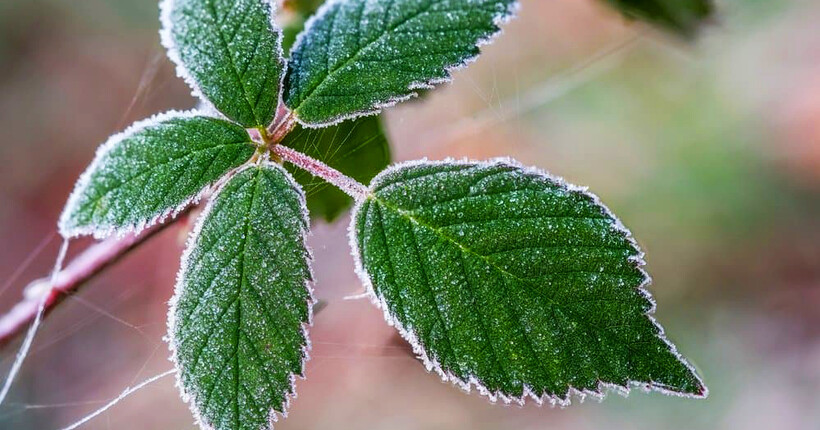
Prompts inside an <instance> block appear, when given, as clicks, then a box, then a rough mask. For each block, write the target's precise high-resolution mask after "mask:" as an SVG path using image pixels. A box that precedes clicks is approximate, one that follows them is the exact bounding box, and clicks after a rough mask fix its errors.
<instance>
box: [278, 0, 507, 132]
mask: <svg viewBox="0 0 820 430" xmlns="http://www.w3.org/2000/svg"><path fill="white" fill-rule="evenodd" d="M516 4H517V3H516V1H515V0H392V1H390V0H330V1H328V2H327V3H325V4H324V5H323V6H322V7H321V8H319V11H317V12H316V15H314V17H313V18H311V20H309V22H308V23H307V25H306V28H305V31H304V32H303V33H302V34H301V36H300V37H299V38H298V39H297V42H296V45H295V46H294V48H293V50H292V51H291V60H290V62H289V64H288V71H287V75H286V77H285V89H284V93H283V98H284V100H285V104H286V105H287V106H288V107H289V108H290V109H291V110H293V111H294V112H295V113H296V116H297V118H298V119H299V120H300V121H301V122H302V123H303V124H307V125H310V126H322V125H327V124H330V123H334V122H338V121H341V120H343V119H347V118H353V117H357V116H362V115H368V114H372V113H375V112H378V111H379V110H380V109H381V108H383V107H386V106H390V105H392V104H395V103H396V102H398V101H402V100H405V99H408V98H410V97H412V96H413V95H415V92H414V91H415V90H418V89H421V88H431V87H432V85H433V84H435V83H439V82H444V81H447V80H448V79H449V78H450V73H449V70H451V69H453V68H456V67H460V66H463V65H464V64H465V63H466V62H467V61H468V60H470V59H472V58H474V57H476V56H477V55H478V53H479V49H478V45H479V44H481V43H483V42H484V41H486V40H487V39H489V38H490V37H491V36H493V35H494V34H495V33H497V32H498V31H499V27H498V24H499V23H500V22H501V21H503V20H504V19H506V18H508V17H509V16H510V15H511V14H512V12H513V9H514V8H515V5H516Z"/></svg>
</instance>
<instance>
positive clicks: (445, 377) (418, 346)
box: [348, 157, 709, 408]
mask: <svg viewBox="0 0 820 430" xmlns="http://www.w3.org/2000/svg"><path fill="white" fill-rule="evenodd" d="M418 165H428V166H429V165H434V166H435V165H439V166H455V165H473V166H478V167H492V166H498V165H504V166H509V167H513V168H517V169H520V170H521V171H523V172H524V173H530V174H536V175H539V176H542V177H545V178H547V179H549V180H551V181H553V182H555V183H556V184H558V185H560V186H561V187H563V188H564V189H566V190H567V191H572V192H578V193H581V194H583V195H585V196H587V197H589V198H590V199H592V201H593V202H594V203H595V204H596V205H598V206H600V207H601V208H603V209H604V211H605V213H606V214H607V215H608V216H610V217H611V218H612V219H613V220H614V221H615V224H614V227H615V229H616V230H617V231H618V232H620V233H622V234H623V235H624V237H625V238H626V239H627V240H628V241H629V243H630V244H631V245H633V246H634V247H635V249H637V250H638V252H639V254H638V255H636V256H633V257H630V258H629V261H630V262H632V263H633V264H634V265H635V268H636V269H638V270H640V272H641V274H642V275H643V282H641V284H640V285H639V286H638V291H639V292H640V294H641V295H643V296H644V297H645V298H646V299H647V300H648V301H649V302H650V308H649V310H648V311H647V312H645V313H644V315H645V316H646V317H647V318H649V320H650V322H651V323H652V324H653V325H654V326H655V327H656V328H657V329H658V334H657V336H658V338H660V339H661V340H662V341H663V342H664V344H666V346H667V347H668V348H669V351H671V352H672V354H673V355H674V356H675V357H676V358H677V359H678V361H679V362H680V363H681V364H683V365H684V366H686V368H687V369H688V370H689V371H690V372H691V373H692V375H694V376H695V379H697V381H698V383H699V384H700V386H702V387H703V393H701V394H700V395H698V394H689V393H682V392H679V391H674V390H670V389H669V388H667V387H665V386H663V385H661V384H655V383H654V382H649V383H647V382H642V381H633V380H629V381H627V384H626V385H618V384H614V383H610V382H605V381H601V380H598V386H597V388H596V389H595V390H589V389H583V390H579V389H577V388H575V387H572V386H570V387H569V389H568V394H567V396H566V399H562V398H561V397H559V396H557V395H544V396H538V395H536V394H535V393H534V392H533V391H532V389H531V388H530V387H528V386H526V385H524V393H523V394H522V395H521V396H520V397H515V396H508V395H505V394H504V393H502V392H500V391H492V390H490V389H488V388H487V387H486V386H485V385H484V384H483V383H482V382H481V380H480V379H479V378H478V377H476V376H475V375H471V376H470V377H469V378H468V379H467V380H463V379H461V378H459V377H458V376H456V375H454V374H452V373H451V372H447V371H445V370H444V369H443V368H442V366H441V365H440V363H438V362H437V361H436V360H434V359H432V358H431V357H430V356H429V355H427V352H426V351H425V350H424V347H423V346H422V343H421V342H420V341H419V339H418V337H417V336H416V334H415V333H414V332H413V331H411V330H408V329H406V328H405V327H404V326H403V325H402V324H401V322H400V321H399V320H398V318H396V317H395V316H394V315H393V314H391V312H390V309H389V307H388V306H387V301H386V300H385V298H384V297H383V296H379V295H378V294H376V292H375V290H374V289H373V283H372V281H371V279H370V275H369V274H368V273H367V271H366V270H365V268H364V264H363V262H362V259H361V253H360V251H359V245H358V240H357V235H356V222H355V220H356V218H357V216H358V213H359V210H360V209H361V207H362V204H363V203H364V202H365V201H366V200H367V199H363V200H360V201H358V202H356V205H355V206H354V208H353V211H352V214H351V218H350V219H351V221H350V225H349V226H348V242H349V244H350V249H351V254H352V255H353V259H354V262H355V271H356V274H357V275H358V276H359V279H361V281H362V284H363V285H364V287H365V290H366V295H367V296H368V297H369V298H370V301H371V302H372V303H373V304H374V305H375V306H376V307H377V308H379V309H381V310H382V312H383V313H384V319H385V320H386V321H387V323H388V324H389V325H391V326H393V327H395V328H396V330H398V332H399V334H400V335H401V336H402V337H403V338H404V339H405V340H406V341H407V342H408V343H410V345H411V347H412V349H413V352H414V353H415V354H416V356H417V357H418V358H419V359H420V360H421V361H422V363H423V364H424V367H425V368H426V369H427V371H428V372H435V373H436V374H438V375H439V376H440V377H441V380H442V381H444V382H450V383H452V384H453V385H455V386H457V387H459V388H461V389H462V390H463V391H465V392H467V393H470V392H471V391H472V389H473V388H475V389H476V391H478V392H479V393H480V394H481V395H482V396H485V397H487V398H488V399H489V401H490V402H491V403H496V402H498V401H499V400H500V401H501V402H503V403H504V404H511V403H515V404H517V405H519V406H523V405H524V404H525V403H526V400H527V399H528V398H529V399H531V400H533V401H534V402H535V403H536V404H537V405H539V406H541V405H543V404H544V403H549V404H550V405H551V406H553V407H554V406H559V407H562V408H563V407H567V406H569V405H570V404H571V403H572V399H573V398H577V399H579V402H581V403H583V401H584V400H585V399H586V398H587V397H590V398H592V399H594V400H598V401H602V400H603V399H604V398H605V397H606V395H607V394H608V393H609V392H614V393H617V394H620V395H622V396H624V397H627V396H628V395H629V394H630V392H631V390H632V389H633V388H636V389H639V390H641V391H644V392H652V391H656V392H659V393H662V394H666V395H670V396H677V397H686V398H706V397H708V396H709V388H708V387H707V386H706V384H704V383H703V380H702V379H701V377H700V375H698V373H697V372H696V371H695V368H694V366H693V365H692V364H691V363H689V361H687V360H686V359H685V358H684V357H683V356H682V355H681V354H680V353H679V352H678V350H677V347H676V346H675V345H674V344H672V342H670V341H669V339H667V337H666V335H665V331H664V329H663V327H661V325H660V324H659V323H658V322H657V320H656V319H655V318H654V313H655V310H656V308H657V303H656V302H655V300H654V298H652V295H651V294H650V293H649V291H648V290H647V289H646V287H647V286H648V285H649V284H651V283H652V278H651V277H650V276H649V274H648V273H647V272H646V270H644V268H643V266H645V264H646V262H645V261H644V259H643V258H644V252H643V251H642V250H641V248H640V247H639V246H638V243H637V241H636V240H635V239H634V237H633V236H632V233H631V232H630V231H629V230H628V229H627V228H626V226H624V224H623V223H622V222H621V220H620V219H619V218H618V217H616V216H615V214H614V213H612V211H611V210H610V209H609V208H608V207H607V206H606V205H604V204H603V203H602V202H601V199H600V198H599V197H598V196H597V195H595V194H593V193H591V192H589V190H588V188H587V187H582V186H578V185H574V184H571V183H569V182H567V181H565V180H564V179H563V178H561V177H558V176H555V175H552V174H550V173H548V172H546V171H544V170H541V169H539V168H537V167H532V166H526V165H523V164H521V163H520V162H518V161H517V160H514V159H512V158H508V157H499V158H492V159H489V160H487V161H476V160H470V159H466V158H464V159H460V160H457V159H453V158H446V159H444V160H439V161H429V160H428V159H427V158H422V159H419V160H413V161H405V162H401V163H396V164H394V165H392V166H390V167H388V168H387V169H385V170H384V171H382V172H381V173H379V174H378V175H377V176H376V177H374V178H373V180H372V181H371V183H370V186H369V188H370V190H371V192H372V191H373V184H377V183H378V181H379V179H381V178H382V177H383V176H386V175H389V174H391V173H393V172H395V171H398V170H400V169H403V168H407V167H413V166H418ZM371 196H372V194H371ZM369 198H372V197H369Z"/></svg>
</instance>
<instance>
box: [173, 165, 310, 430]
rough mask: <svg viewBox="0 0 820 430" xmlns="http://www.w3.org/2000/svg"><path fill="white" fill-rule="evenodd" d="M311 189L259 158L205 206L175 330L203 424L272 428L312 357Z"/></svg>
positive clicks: (188, 256) (187, 258)
mask: <svg viewBox="0 0 820 430" xmlns="http://www.w3.org/2000/svg"><path fill="white" fill-rule="evenodd" d="M307 230H308V219H307V211H306V208H305V202H304V195H303V193H302V192H301V190H300V189H299V188H298V185H297V184H296V183H295V182H294V181H293V179H292V178H291V177H290V175H289V174H288V173H287V172H286V171H285V170H284V169H283V168H282V167H280V166H278V165H274V164H265V165H263V166H251V167H248V168H246V169H244V170H242V171H241V172H239V173H238V174H236V175H235V176H234V177H233V178H231V180H230V181H229V182H228V183H227V184H226V185H225V186H224V188H222V189H221V190H220V191H219V192H218V194H216V196H214V198H213V200H212V201H211V203H210V204H209V206H208V207H207V209H206V210H205V212H204V213H203V215H202V217H201V219H200V221H199V222H198V225H197V227H196V229H195V230H194V233H192V235H191V239H190V240H189V244H188V249H187V250H186V252H185V255H184V256H183V259H182V267H181V269H180V274H179V277H178V281H177V287H176V293H175V296H174V299H173V300H172V307H171V311H170V313H169V315H170V321H169V334H170V339H171V342H170V343H171V349H172V353H173V359H174V362H175V363H176V365H177V370H178V372H179V381H180V387H181V389H182V392H183V397H184V398H186V399H188V400H189V401H190V403H191V409H192V410H193V412H194V414H195V415H196V416H197V417H199V420H200V421H201V422H200V424H202V426H203V427H204V428H213V429H217V430H223V429H224V430H228V429H230V430H243V429H247V430H260V429H270V428H271V421H272V420H275V419H276V415H275V413H280V414H283V415H284V414H286V409H287V406H288V402H289V399H290V398H291V397H292V396H294V395H295V388H294V380H295V377H296V376H297V375H303V372H304V363H305V360H306V359H307V350H308V339H307V325H308V324H309V323H310V319H311V314H312V304H313V298H312V295H311V292H310V289H309V286H308V284H309V282H310V281H311V272H310V266H309V265H310V254H309V252H308V250H307V248H306V244H305V235H306V233H307Z"/></svg>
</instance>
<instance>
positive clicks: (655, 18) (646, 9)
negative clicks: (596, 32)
mask: <svg viewBox="0 0 820 430" xmlns="http://www.w3.org/2000/svg"><path fill="white" fill-rule="evenodd" d="M605 1H606V2H607V3H608V4H609V5H611V6H612V7H614V8H615V9H618V10H619V11H621V13H623V14H624V16H626V17H628V18H631V19H639V20H643V21H647V22H650V23H652V24H655V25H657V26H659V27H662V28H664V29H665V30H669V31H672V32H674V33H677V34H678V35H680V36H684V37H692V36H694V35H695V33H696V32H697V30H698V29H699V28H700V26H701V25H702V24H703V23H704V21H706V20H707V19H708V18H709V17H711V16H712V13H713V12H714V4H713V2H712V0H605Z"/></svg>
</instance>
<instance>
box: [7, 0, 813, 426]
mask: <svg viewBox="0 0 820 430" xmlns="http://www.w3.org/2000/svg"><path fill="white" fill-rule="evenodd" d="M718 5H719V7H718V9H719V11H720V13H719V16H718V17H717V18H718V19H717V20H716V22H715V23H714V24H713V25H711V26H710V27H709V28H707V29H706V30H705V32H704V34H703V35H702V37H701V38H700V40H698V42H697V43H695V44H693V45H687V44H685V43H682V42H680V41H677V40H675V39H674V38H670V37H668V36H666V35H663V34H659V33H657V32H655V31H652V30H649V29H647V28H646V27H643V26H641V25H630V24H628V23H626V22H624V20H623V19H622V18H621V17H620V16H619V15H617V14H616V13H614V12H612V11H611V10H609V9H607V8H606V7H604V6H602V4H600V3H599V2H597V1H594V0H559V1H550V2H546V1H541V0H522V10H521V14H520V17H519V18H518V19H516V20H514V21H513V22H511V23H510V24H509V25H507V26H506V31H505V33H504V34H503V35H502V36H501V37H500V38H498V39H497V41H496V43H494V44H493V45H490V46H487V47H486V48H485V50H484V54H483V56H482V57H480V59H479V60H478V61H477V62H476V63H475V64H473V65H471V67H469V68H468V69H466V70H464V71H459V72H457V73H456V74H455V80H454V82H453V83H452V84H448V85H444V86H442V87H441V88H439V89H438V90H437V91H435V92H433V93H431V94H429V95H428V96H427V97H425V98H424V99H422V100H417V101H413V102H409V103H405V104H403V105H401V106H398V107H395V108H392V109H389V110H388V111H387V112H386V113H385V115H384V118H385V121H386V124H387V127H388V132H389V135H390V138H391V142H392V148H393V152H394V155H395V158H396V160H406V159H414V158H420V157H424V156H427V157H430V158H433V159H437V158H443V157H447V156H454V157H462V156H466V157H470V158H487V157H492V156H502V155H510V156H513V157H515V158H517V159H519V160H521V161H522V162H524V163H526V164H532V165H537V166H539V167H541V168H544V169H547V170H549V171H551V172H552V173H555V174H558V175H561V176H564V177H565V178H567V179H568V180H569V181H571V182H574V183H579V184H584V185H589V186H590V187H591V189H592V190H593V191H594V192H595V193H597V194H598V195H599V196H601V198H602V199H603V200H604V201H605V202H606V203H607V204H608V205H609V206H610V207H611V208H612V209H613V210H614V211H615V212H616V213H618V214H620V216H621V217H622V219H623V221H624V222H625V224H626V225H627V226H628V227H630V228H631V229H632V230H633V232H634V233H635V235H636V237H637V238H638V240H639V241H640V242H641V244H642V245H643V247H644V248H645V250H646V251H647V254H648V255H647V259H648V262H649V267H648V268H649V271H650V272H651V274H652V275H653V277H654V284H653V285H652V286H651V291H652V293H653V294H654V295H655V297H656V299H657V300H658V302H659V306H658V311H657V317H658V318H659V320H660V321H661V323H662V324H664V326H665V327H666V329H667V332H668V333H669V335H670V337H671V338H672V340H673V341H674V342H676V343H677V344H678V346H679V347H680V349H681V351H682V352H683V353H684V354H685V355H686V356H688V357H689V358H690V359H691V360H692V361H693V362H694V363H695V364H696V366H697V367H698V368H699V369H700V371H701V373H702V375H703V376H704V378H705V380H706V382H707V384H708V385H709V387H710V389H711V395H710V397H709V398H708V399H707V400H687V399H680V398H672V397H665V396H663V395H660V394H645V393H641V392H635V393H633V394H632V395H631V396H630V397H629V398H627V399H624V398H622V397H621V396H618V395H614V394H613V395H610V396H609V397H608V398H607V399H606V400H605V401H604V402H602V403H598V402H595V401H587V402H585V403H583V404H577V402H576V404H574V405H572V406H571V407H569V408H567V409H552V408H549V407H541V408H539V407H536V406H535V405H527V406H525V407H523V408H519V407H517V406H512V407H510V406H502V405H491V404H489V403H488V402H487V401H486V400H485V399H484V398H482V397H480V396H478V395H477V394H471V395H467V394H464V393H462V392H461V391H459V390H458V389H456V388H454V387H452V386H449V385H447V384H443V383H441V382H440V381H439V380H438V378H437V377H436V376H434V375H432V374H427V373H426V372H425V370H424V368H423V366H421V364H420V363H419V362H417V361H416V360H415V359H413V357H412V356H411V354H410V352H409V349H408V348H407V346H406V344H405V343H404V342H403V341H402V340H401V339H400V338H398V337H397V336H396V334H395V333H394V331H393V330H392V329H391V328H390V327H388V326H387V325H386V324H385V323H384V321H383V319H382V316H381V313H380V311H378V310H376V309H375V308H374V307H373V306H372V305H371V304H370V303H369V302H367V301H366V300H352V301H346V300H343V298H344V297H345V296H348V295H351V294H356V293H358V292H360V290H361V285H360V283H359V281H358V279H357V278H356V276H355V274H354V273H353V266H352V263H353V262H352V257H351V256H350V254H349V249H348V247H347V240H346V227H347V220H348V219H347V218H344V219H342V220H340V221H339V222H337V223H335V224H333V225H326V224H318V225H316V226H315V230H314V234H313V236H312V238H311V245H312V247H313V249H314V253H315V260H316V264H315V271H316V274H317V283H316V295H317V296H318V297H319V298H321V299H323V300H325V301H326V302H327V307H326V308H325V309H324V310H323V311H322V312H321V313H320V314H319V315H318V316H317V317H316V319H315V324H314V328H313V329H312V332H311V336H312V339H313V351H312V354H311V355H312V360H311V361H310V362H309V363H308V367H307V380H303V381H299V383H298V391H299V397H298V399H296V401H295V402H294V403H293V405H292V409H291V411H290V415H289V418H288V419H287V420H285V421H284V422H281V423H279V424H278V425H277V429H318V428H335V429H345V428H351V429H353V428H355V429H391V430H400V429H431V430H432V429H436V430H438V429H475V430H483V429H487V430H489V429H521V430H525V429H547V428H549V429H561V428H567V429H592V428H602V427H606V428H609V429H678V428H680V429H683V428H708V429H771V428H778V429H818V428H820V402H819V401H818V400H817V399H816V396H817V393H818V392H820V329H818V327H820V325H818V323H820V309H819V308H820V216H818V215H820V31H818V26H817V23H818V22H820V3H818V2H816V1H811V0H787V1H780V2H770V1H766V0H725V1H720V2H719V3H718ZM157 14H158V11H157V5H156V1H155V0H80V1H69V0H3V2H2V3H0V64H2V67H0V130H2V138H1V139H2V143H1V144H0V160H2V162H3V165H2V169H0V238H1V239H2V246H0V312H1V311H4V310H6V309H8V308H9V307H11V306H12V305H13V303H15V302H16V301H18V300H19V299H20V297H21V294H22V289H23V288H24V287H25V285H26V284H27V283H28V282H29V281H30V280H32V279H35V278H38V277H41V276H43V275H44V274H46V273H47V272H48V270H49V268H50V266H51V264H52V263H53V258H54V255H55V254H56V250H57V247H58V245H59V240H58V238H57V235H56V233H55V223H56V219H57V216H58V214H59V211H60V209H61V207H62V205H63V203H64V202H65V199H66V196H67V195H68V193H69V191H70V190H71V188H72V185H73V182H74V180H75V179H76V178H77V176H78V175H79V173H80V172H81V171H82V170H83V169H84V168H85V166H86V165H87V164H88V162H89V161H90V160H91V158H92V156H93V154H94V149H95V147H96V146H97V145H98V144H99V143H101V142H103V141H104V140H105V138H106V137H107V136H108V135H110V134H112V133H114V132H116V131H119V130H121V129H122V128H124V127H125V126H127V125H128V124H129V123H130V122H132V121H134V120H138V119H141V118H144V117H146V116H149V115H151V114H153V113H155V112H159V111H164V110H168V109H171V108H176V109H184V108H189V107H192V106H193V105H194V103H195V102H194V100H193V99H192V98H191V97H190V95H189V91H188V89H187V87H186V86H185V84H184V83H183V82H182V81H181V80H179V79H177V78H176V77H175V76H174V73H173V69H172V67H171V65H170V63H169V62H168V60H167V59H166V58H165V56H164V52H163V50H162V48H161V47H160V46H159V42H158V36H157V29H158V20H157ZM187 228H188V227H187V226H175V227H174V228H171V229H169V230H167V231H165V232H163V233H162V234H161V235H160V236H159V237H157V238H155V239H153V240H151V241H150V242H149V243H147V244H146V245H145V246H143V247H142V248H141V249H139V250H137V251H136V252H134V253H132V254H130V255H129V256H127V257H126V259H125V260H124V261H123V262H122V263H120V264H119V265H117V266H116V267H114V268H112V269H111V270H109V271H107V272H105V273H104V275H102V276H100V277H99V278H97V279H95V280H94V281H93V282H91V283H90V284H89V285H87V286H86V287H85V288H84V289H83V290H82V291H81V292H80V293H79V294H77V295H74V296H71V297H69V298H68V299H67V300H66V302H64V303H63V305H62V306H60V308H59V309H57V310H56V311H55V312H54V313H53V314H52V315H50V317H49V318H48V319H47V320H46V322H45V324H44V325H43V328H42V330H41V332H40V334H39V335H38V336H37V338H36V340H35V343H34V346H33V348H32V354H31V356H30V358H29V359H28V361H27V362H26V363H25V366H24V367H23V370H22V372H21V374H20V377H19V380H18V381H17V382H16V383H15V385H14V387H13V390H12V392H11V395H10V397H9V399H7V401H6V403H5V404H4V405H2V406H0V428H2V429H52V428H55V429H56V428H60V427H62V426H66V425H68V424H71V423H72V422H74V421H76V420H78V419H80V418H81V417H83V416H84V415H85V414H87V413H89V412H91V411H93V410H94V409H96V408H98V407H100V406H101V405H102V404H104V403H105V402H106V401H108V400H109V399H111V398H113V397H115V396H116V395H118V394H119V393H120V392H121V391H122V390H123V389H124V388H125V387H127V386H131V385H134V384H136V383H138V382H140V381H142V380H144V379H145V378H148V377H150V376H153V375H155V374H157V373H160V372H162V371H165V370H167V369H169V368H170V366H171V365H170V363H169V362H168V360H167V356H168V350H167V346H166V344H165V343H164V342H163V340H162V337H163V336H164V334H165V314H166V310H167V305H166V301H167V300H168V299H169V298H170V295H171V292H172V286H173V282H174V277H175V274H176V271H177V268H178V264H179V263H178V262H179V255H180V251H181V246H182V244H183V241H184V238H185V236H186V234H187ZM89 243H90V241H88V240H83V241H78V242H77V243H74V244H72V252H71V254H75V253H76V252H77V251H79V250H81V249H82V248H83V247H84V246H86V245H87V244H89ZM17 346H18V343H15V344H12V345H10V346H9V347H7V348H5V349H4V350H2V351H1V352H0V360H2V361H0V370H1V371H2V374H3V375H5V373H6V372H7V370H8V368H9V366H10V365H11V361H12V359H13V356H14V353H15V351H16V348H17ZM83 428H87V429H112V428H116V429H169V428H174V429H193V428H195V426H194V424H193V419H192V417H191V414H190V413H189V411H188V409H187V406H186V405H184V404H183V403H182V401H181V400H180V399H179V396H178V393H177V390H176V388H175V387H174V386H173V378H166V379H164V380H161V381H160V382H157V383H156V384H153V385H151V386H149V387H147V388H145V389H143V390H141V391H139V392H137V393H136V394H134V395H132V396H131V397H128V398H127V399H126V400H124V401H122V402H121V403H119V404H118V405H116V406H115V407H114V408H112V409H111V410H109V411H108V412H106V413H104V414H103V415H101V416H99V417H97V418H96V419H95V420H93V421H91V422H90V423H88V424H87V425H86V426H85V427H83Z"/></svg>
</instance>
